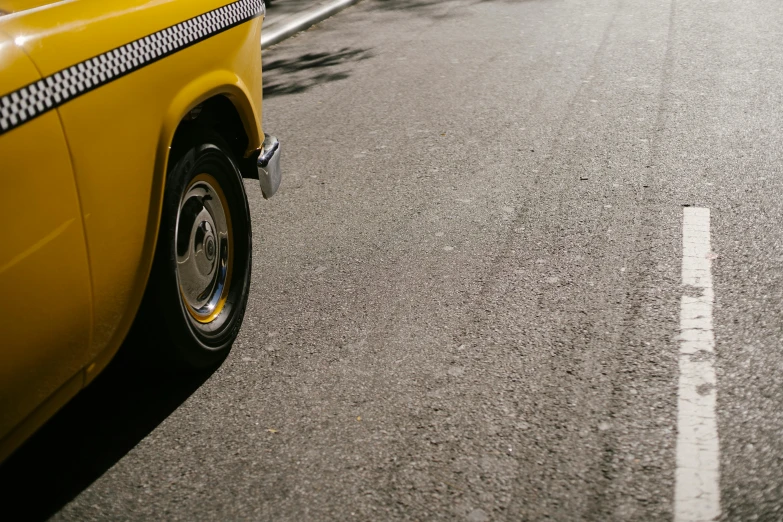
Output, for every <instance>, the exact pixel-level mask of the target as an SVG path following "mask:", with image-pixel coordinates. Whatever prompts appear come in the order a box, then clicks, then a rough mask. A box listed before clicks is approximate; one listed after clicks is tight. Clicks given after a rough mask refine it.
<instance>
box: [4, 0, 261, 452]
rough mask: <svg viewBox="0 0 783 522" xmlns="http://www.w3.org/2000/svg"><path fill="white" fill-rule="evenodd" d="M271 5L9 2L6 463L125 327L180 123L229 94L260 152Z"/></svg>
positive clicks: (103, 358)
mask: <svg viewBox="0 0 783 522" xmlns="http://www.w3.org/2000/svg"><path fill="white" fill-rule="evenodd" d="M263 14H264V5H263V1H262V0H238V1H233V2H230V1H228V0H112V1H111V2H107V1H105V0H60V1H54V0H0V177H1V178H2V180H3V191H2V193H1V194H2V198H3V204H2V208H3V211H2V216H3V220H2V221H3V223H4V224H3V226H2V230H3V233H2V235H1V236H2V239H1V240H0V295H2V296H4V300H5V306H3V312H2V314H0V326H1V328H0V461H1V460H2V459H4V458H5V457H6V456H8V455H9V454H10V453H11V452H12V451H13V450H14V449H15V448H16V447H18V446H19V445H20V444H21V443H22V442H23V441H24V440H25V439H26V438H27V437H29V435H30V434H31V433H32V432H33V431H35V430H36V429H37V428H38V427H39V426H40V425H41V424H42V423H43V422H45V421H46V420H47V419H48V418H49V417H51V415H53V414H54V413H55V412H56V411H57V410H58V409H59V408H60V407H61V406H62V405H63V404H64V403H65V402H67V401H68V400H69V399H70V398H71V397H73V396H74V395H75V394H76V393H77V392H78V391H79V390H80V389H81V388H82V387H84V386H85V385H86V384H88V383H89V382H90V381H91V380H92V379H93V378H94V377H95V376H96V374H98V372H100V371H101V370H102V369H103V368H104V367H105V366H106V364H107V363H108V362H109V361H110V359H111V358H112V357H113V355H114V354H115V352H116V351H117V350H118V348H119V347H120V345H121V343H122V341H123V340H124V338H125V337H126V335H127V333H128V331H129V329H130V327H131V324H132V323H133V320H134V317H135V315H136V312H137V310H138V308H139V304H140V302H141V300H142V296H143V294H144V290H145V286H146V283H147V279H148V277H149V273H150V268H151V264H152V260H153V255H154V251H155V245H156V237H157V234H158V224H159V219H160V212H161V201H162V195H163V189H164V182H165V177H166V169H167V164H168V162H169V153H170V148H171V146H172V140H173V138H174V135H175V131H176V130H177V129H178V126H179V125H180V124H181V122H182V121H183V120H185V119H187V118H188V116H189V114H191V113H192V111H194V110H197V109H198V107H199V106H200V104H202V103H203V102H205V101H207V100H212V99H215V98H216V97H221V98H224V99H225V100H227V101H229V102H230V103H231V105H232V106H233V108H234V109H235V111H236V115H237V116H238V121H241V129H235V132H237V133H244V139H245V141H244V142H245V143H247V146H246V147H245V148H244V149H245V150H243V151H241V152H242V156H244V157H245V158H252V156H253V154H254V152H255V154H258V151H259V150H262V146H263V143H264V134H263V132H262V129H261V124H260V121H261V98H262V84H261V48H260V44H259V42H260V37H261V22H262V20H263ZM262 185H263V183H262Z"/></svg>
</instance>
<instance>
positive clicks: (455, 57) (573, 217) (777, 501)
mask: <svg viewBox="0 0 783 522" xmlns="http://www.w3.org/2000/svg"><path fill="white" fill-rule="evenodd" d="M781 34H783V4H781V3H780V2H778V1H776V0H749V1H747V2H730V1H728V0H711V1H706V0H695V1H691V2H684V1H682V0H664V1H661V2H641V1H633V0H601V1H587V0H531V1H513V0H483V1H479V0H444V1H431V0H386V1H383V0H366V1H364V2H361V3H360V4H358V5H356V6H354V7H352V8H349V9H347V10H345V11H343V12H342V13H340V14H338V15H337V16H335V17H333V18H331V19H329V20H327V21H325V22H323V23H321V24H319V25H317V26H315V27H313V28H312V29H310V30H308V31H306V32H305V33H302V34H300V35H298V36H297V37H294V38H291V39H289V40H287V41H285V42H283V43H281V44H280V45H277V46H276V47H273V48H271V49H269V50H268V51H265V54H264V59H265V63H264V67H265V73H264V74H265V84H266V87H265V104H264V125H265V129H266V130H267V131H268V132H273V133H274V134H276V135H277V136H278V137H279V138H280V139H281V142H282V143H283V146H284V147H285V149H284V164H283V165H284V181H283V185H282V187H281V189H280V192H279V193H278V195H276V196H275V197H274V198H273V199H271V200H270V201H264V200H263V199H262V197H261V193H260V190H259V188H258V187H257V185H256V184H255V183H254V182H250V181H248V182H247V185H246V187H247V192H248V196H249V198H250V200H251V211H252V214H253V220H254V221H253V226H254V236H253V241H254V259H253V283H252V293H251V298H250V304H249V307H248V312H247V316H246V317H245V322H244V325H243V328H242V331H241V333H240V337H239V340H238V341H237V343H236V344H235V346H234V349H233V351H232V353H231V355H230V356H229V358H228V359H227V360H226V361H225V362H224V363H223V364H222V366H221V367H220V368H219V369H217V370H216V371H214V373H207V374H204V375H195V376H166V375H157V374H149V375H137V374H132V373H131V372H129V371H128V370H126V369H123V368H122V367H119V368H112V369H110V370H109V371H108V372H107V373H106V374H105V375H103V376H102V377H101V378H100V379H99V380H98V381H97V382H96V383H94V384H93V385H92V386H91V387H90V388H89V389H88V390H86V391H85V393H83V394H82V395H81V396H80V397H78V398H77V400H76V401H74V402H73V403H72V404H71V405H69V406H68V407H66V408H65V410H63V411H62V412H61V413H60V414H59V415H58V416H57V417H56V418H55V419H54V420H53V421H52V422H51V423H50V424H49V425H47V426H46V427H45V428H44V430H42V431H41V432H40V433H39V434H38V435H37V436H36V437H34V438H33V439H32V440H31V441H30V443H29V444H28V445H27V446H25V447H24V448H23V449H22V450H21V451H20V452H19V453H18V454H17V455H15V456H14V457H13V459H12V460H11V461H9V463H7V465H6V466H4V468H3V469H2V478H0V482H2V485H3V491H4V492H5V493H6V500H4V502H6V501H8V502H10V503H11V506H12V507H14V506H15V507H16V508H17V509H24V510H25V511H24V513H25V517H22V518H26V517H30V518H46V517H49V516H51V518H52V519H53V520H58V521H59V520H62V521H64V520H79V521H83V520H187V521H190V520H215V521H223V520H276V521H278V520H291V521H300V520H373V521H375V520H467V521H470V522H482V521H487V520H543V519H551V520H596V521H598V520H600V521H604V520H669V519H672V518H676V519H678V520H696V519H700V518H703V519H708V518H712V517H714V516H715V515H716V514H717V513H720V517H721V519H723V520H754V519H758V520H781V519H783V437H781V433H783V407H782V406H783V386H781V384H780V382H781V379H780V376H781V370H783V351H782V350H781V347H782V343H781V341H782V340H783V312H782V311H781V303H783V226H781V217H783V205H782V203H781V194H783V174H782V173H781V165H783V157H782V156H783V146H782V145H781V144H782V143H783V110H781V107H783V46H781V44H780V42H781V36H780V35H781ZM694 274H695V275H694ZM694 310H695V312H694ZM689 314H690V315H689ZM693 346H695V347H696V348H694V349H693V350H691V347H693ZM710 372H711V373H710ZM678 412H679V414H678ZM689 448H690V450H689ZM680 452H682V453H680ZM689 459H691V460H692V461H693V462H691V461H690V460H689ZM31 491H32V492H34V496H33V500H28V499H25V498H24V494H25V492H27V493H29V492H31ZM36 498H37V500H35V499H36Z"/></svg>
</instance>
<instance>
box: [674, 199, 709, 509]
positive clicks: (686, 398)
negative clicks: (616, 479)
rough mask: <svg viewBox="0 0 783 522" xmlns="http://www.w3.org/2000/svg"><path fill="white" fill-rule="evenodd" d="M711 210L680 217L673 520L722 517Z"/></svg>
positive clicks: (688, 209)
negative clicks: (680, 258)
mask: <svg viewBox="0 0 783 522" xmlns="http://www.w3.org/2000/svg"><path fill="white" fill-rule="evenodd" d="M712 257H713V256H712V249H711V246H710V209H708V208H693V207H686V208H684V209H683V220H682V284H683V287H684V289H685V293H684V295H683V296H682V301H681V302H680V341H679V342H680V357H679V359H680V379H679V387H678V390H677V471H676V475H675V490H674V520H675V522H696V521H710V520H715V519H717V518H718V517H719V516H720V453H719V451H720V448H719V446H718V425H717V419H716V414H715V403H716V396H717V389H716V379H715V365H714V364H715V337H714V334H713V329H712V305H713V301H714V293H713V288H712Z"/></svg>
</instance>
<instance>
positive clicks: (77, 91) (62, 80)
mask: <svg viewBox="0 0 783 522" xmlns="http://www.w3.org/2000/svg"><path fill="white" fill-rule="evenodd" d="M263 14H264V2H263V0H238V1H236V2H233V3H230V4H228V5H225V6H223V7H220V8H218V9H215V10H214V11H209V12H208V13H204V14H202V15H199V16H197V17H195V18H191V19H189V20H185V21H184V22H181V23H178V24H177V25H173V26H171V27H168V28H166V29H163V30H161V31H158V32H156V33H153V34H151V35H149V36H145V37H144V38H140V39H138V40H135V41H133V42H130V43H128V44H125V45H123V46H120V47H117V48H116V49H112V50H111V51H108V52H105V53H103V54H100V55H98V56H96V57H94V58H90V59H88V60H85V61H83V62H81V63H77V64H76V65H73V66H71V67H68V68H67V69H63V70H62V71H58V72H56V73H54V74H52V75H50V76H47V77H46V78H44V79H42V80H38V81H37V82H34V83H31V84H29V85H26V86H24V87H22V88H21V89H18V90H16V91H14V92H11V93H8V94H6V95H4V96H2V97H0V134H3V133H5V132H8V131H10V130H12V129H14V128H16V127H18V126H20V125H22V124H23V123H25V122H26V121H29V120H31V119H33V118H35V117H36V116H40V115H41V114H43V113H45V112H47V111H49V110H52V109H55V108H57V107H59V106H60V105H62V104H63V103H65V102H67V101H68V100H70V99H72V98H76V97H77V96H80V95H82V94H84V93H86V92H89V91H91V90H93V89H95V88H97V87H100V86H101V85H104V84H106V83H109V82H111V81H113V80H116V79H117V78H119V77H121V76H125V75H126V74H129V73H131V72H133V71H135V70H137V69H141V68H142V67H144V66H146V65H149V64H151V63H153V62H156V61H158V60H160V59H161V58H164V57H166V56H168V55H170V54H172V53H175V52H177V51H180V50H182V49H185V48H186V47H190V46H191V45H194V44H196V43H198V42H200V41H202V40H205V39H206V38H209V37H211V36H214V35H216V34H218V33H221V32H223V31H225V30H227V29H230V28H232V27H234V26H236V25H239V24H241V23H244V22H246V21H248V20H251V19H253V18H255V17H257V16H261V15H263ZM259 45H261V44H260V43H259Z"/></svg>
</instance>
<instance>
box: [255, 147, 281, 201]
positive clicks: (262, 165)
mask: <svg viewBox="0 0 783 522" xmlns="http://www.w3.org/2000/svg"><path fill="white" fill-rule="evenodd" d="M256 166H257V167H258V181H259V182H260V183H261V192H262V193H263V194H264V199H269V198H271V197H272V196H274V195H275V192H277V188H278V187H279V186H280V177H281V174H280V142H279V141H277V138H275V137H274V136H270V135H269V134H264V144H263V145H262V147H261V154H259V156H258V161H257V162H256Z"/></svg>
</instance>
